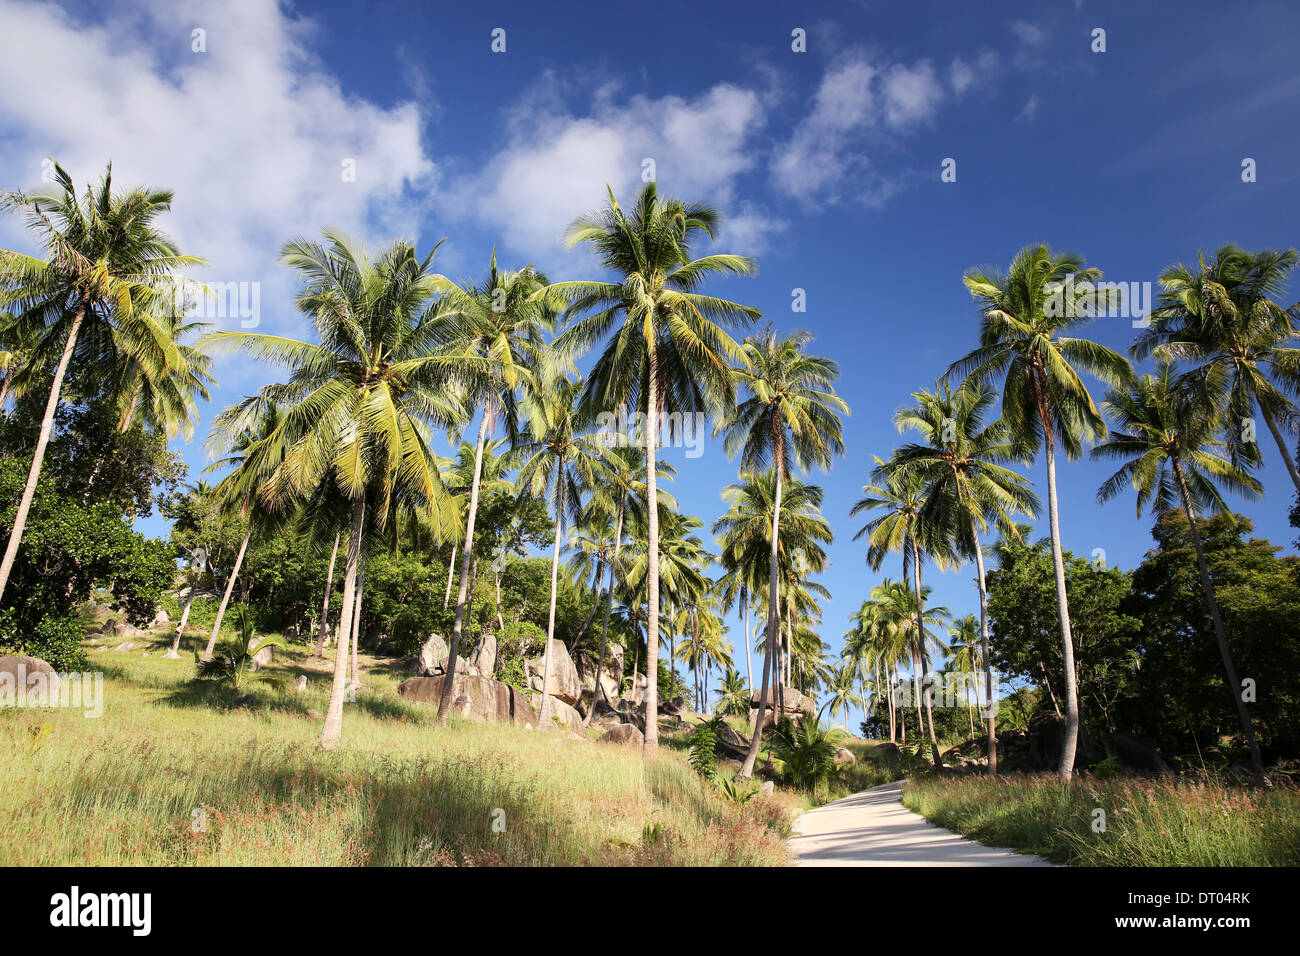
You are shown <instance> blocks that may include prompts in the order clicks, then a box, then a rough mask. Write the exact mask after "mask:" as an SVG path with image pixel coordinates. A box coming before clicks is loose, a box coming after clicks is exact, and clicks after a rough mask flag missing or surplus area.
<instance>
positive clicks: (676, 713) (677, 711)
mask: <svg viewBox="0 0 1300 956" xmlns="http://www.w3.org/2000/svg"><path fill="white" fill-rule="evenodd" d="M690 713H691V709H690V708H689V707H687V706H686V701H684V700H682V698H680V697H674V698H673V699H672V700H666V701H664V702H663V703H662V704H661V705H660V707H659V714H660V716H667V717H680V718H681V719H683V720H685V719H686V718H687V717H688V716H690Z"/></svg>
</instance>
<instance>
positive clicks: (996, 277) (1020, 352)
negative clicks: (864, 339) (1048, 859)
mask: <svg viewBox="0 0 1300 956" xmlns="http://www.w3.org/2000/svg"><path fill="white" fill-rule="evenodd" d="M1100 277H1101V272H1100V270H1097V269H1085V268H1084V266H1083V259H1082V258H1081V257H1079V256H1077V255H1074V254H1072V253H1053V252H1052V251H1051V250H1050V249H1049V248H1048V247H1047V246H1046V245H1037V246H1029V247H1027V248H1025V249H1022V250H1021V251H1020V252H1019V253H1017V254H1016V257H1015V258H1014V259H1013V260H1012V262H1011V266H1010V268H1009V269H1008V270H1007V272H1006V273H1005V274H1004V273H1001V272H999V271H998V270H995V269H974V270H972V271H970V272H968V273H967V274H966V276H965V277H964V281H965V283H966V287H967V289H969V290H970V294H971V297H972V298H973V299H974V300H975V301H976V302H977V303H979V305H980V308H981V313H982V318H981V322H980V344H979V347H978V348H976V349H974V350H973V351H972V352H970V353H969V354H967V355H966V356H964V357H963V358H961V359H959V360H957V361H956V362H954V363H953V364H952V365H951V366H950V367H949V369H948V374H949V375H951V374H953V373H958V374H964V375H966V376H967V377H968V378H969V379H970V380H971V381H972V382H987V381H989V380H991V379H992V378H994V377H997V376H1001V377H1002V379H1003V383H1002V416H1001V417H1002V419H1003V420H1004V421H1005V422H1006V425H1007V429H1008V433H1009V438H1010V440H1011V441H1012V442H1013V443H1014V444H1015V445H1016V446H1017V448H1018V449H1019V450H1020V451H1021V452H1022V453H1023V455H1024V457H1025V458H1026V460H1030V459H1032V458H1033V457H1034V456H1035V454H1036V453H1035V451H1034V449H1035V448H1037V447H1041V448H1042V449H1043V454H1044V457H1045V458H1046V460H1047V511H1048V521H1049V524H1050V526H1051V536H1052V561H1053V564H1054V566H1055V572H1056V605H1057V616H1058V618H1059V620H1060V626H1061V651H1062V657H1063V659H1064V664H1065V693H1066V717H1065V740H1064V742H1063V743H1062V745H1061V762H1060V764H1059V766H1058V773H1060V775H1061V776H1062V777H1064V778H1069V777H1070V776H1071V775H1072V774H1073V772H1074V754H1075V748H1076V745H1077V743H1078V737H1079V690H1078V684H1077V677H1076V675H1075V667H1074V638H1073V635H1072V634H1071V632H1070V606H1069V600H1068V598H1067V595H1066V591H1065V561H1064V558H1063V557H1062V553H1061V522H1060V515H1059V511H1058V508H1057V498H1056V447H1057V445H1058V443H1059V444H1060V446H1061V447H1062V448H1063V449H1064V450H1065V454H1066V457H1068V458H1077V457H1078V456H1079V454H1080V452H1081V451H1082V448H1083V444H1084V443H1085V442H1087V441H1090V440H1093V439H1095V438H1098V437H1101V436H1103V435H1104V434H1105V422H1104V421H1103V420H1102V417H1101V413H1100V412H1099V411H1098V410H1097V407H1096V405H1095V404H1094V403H1093V400H1092V396H1091V395H1090V394H1089V393H1088V387H1087V385H1086V384H1085V383H1084V381H1083V379H1082V377H1081V376H1080V374H1079V373H1080V371H1081V370H1082V371H1085V372H1089V373H1091V374H1093V375H1095V376H1096V377H1097V378H1099V379H1101V380H1102V381H1104V382H1106V383H1108V384H1110V385H1113V386H1123V385H1124V384H1125V383H1126V382H1127V381H1128V380H1129V379H1130V378H1131V377H1132V374H1133V371H1132V367H1131V366H1130V365H1129V363H1128V360H1127V359H1125V358H1124V356H1122V355H1120V354H1119V353H1117V352H1114V351H1112V350H1111V349H1108V348H1106V347H1105V346H1102V345H1099V344H1097V343H1096V342H1092V341H1089V340H1088V339H1084V338H1076V337H1072V336H1069V335H1067V334H1066V333H1068V332H1070V331H1071V330H1073V329H1076V328H1078V327H1079V326H1081V325H1082V324H1084V323H1085V322H1087V321H1088V320H1089V319H1090V318H1091V317H1092V315H1093V313H1094V312H1095V311H1096V309H1095V308H1094V307H1092V306H1093V305H1094V304H1095V302H1096V297H1097V291H1096V290H1095V289H1094V287H1093V283H1094V282H1095V281H1096V280H1097V279H1099V278H1100ZM1107 297H1108V296H1107Z"/></svg>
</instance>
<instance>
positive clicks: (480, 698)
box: [397, 673, 537, 727]
mask: <svg viewBox="0 0 1300 956" xmlns="http://www.w3.org/2000/svg"><path fill="white" fill-rule="evenodd" d="M445 679H446V677H445V675H441V674H440V675H438V676H436V677H411V678H408V679H407V680H404V681H402V683H401V684H400V685H399V686H398V688H397V692H398V693H399V694H401V695H402V696H403V697H409V698H411V699H412V700H416V701H419V702H420V703H424V704H433V705H435V706H436V705H437V703H438V701H439V700H440V699H441V698H442V682H443V681H444V680H445ZM451 712H452V713H454V714H459V715H460V716H462V717H467V718H469V719H471V720H500V721H504V722H507V723H512V724H515V725H516V726H533V727H535V726H537V712H536V711H535V710H533V708H532V706H531V705H530V704H529V703H528V701H527V700H525V699H524V695H523V693H521V692H520V691H518V690H516V689H515V688H513V687H511V686H510V685H508V684H503V683H501V682H500V681H495V680H492V679H491V678H488V677H474V676H472V675H470V674H461V673H458V674H457V675H456V676H455V678H454V679H453V682H452V695H451Z"/></svg>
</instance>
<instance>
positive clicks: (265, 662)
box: [253, 638, 275, 670]
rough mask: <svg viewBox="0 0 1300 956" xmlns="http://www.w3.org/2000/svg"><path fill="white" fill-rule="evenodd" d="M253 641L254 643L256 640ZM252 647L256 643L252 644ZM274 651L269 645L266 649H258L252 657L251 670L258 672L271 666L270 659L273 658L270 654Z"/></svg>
mask: <svg viewBox="0 0 1300 956" xmlns="http://www.w3.org/2000/svg"><path fill="white" fill-rule="evenodd" d="M253 640H254V642H256V640H257V639H256V638H254V639H253ZM254 646H256V643H254ZM274 650H275V648H274V647H273V646H272V645H270V644H268V645H267V646H266V647H263V648H259V649H258V651H257V653H256V654H254V655H253V670H259V669H260V668H263V667H269V666H270V665H271V661H272V659H273V658H274V654H273V653H272V652H273V651H274Z"/></svg>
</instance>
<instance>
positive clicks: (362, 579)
mask: <svg viewBox="0 0 1300 956" xmlns="http://www.w3.org/2000/svg"><path fill="white" fill-rule="evenodd" d="M365 593H366V556H365V554H364V553H363V554H362V555H361V567H360V568H359V569H358V570H357V596H356V600H355V601H354V602H353V605H352V679H351V680H350V681H348V689H349V690H351V691H352V692H353V693H356V692H357V691H359V690H360V689H361V677H360V674H359V672H358V670H357V647H358V645H359V644H360V643H361V601H362V598H363V597H364V595H365Z"/></svg>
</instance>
